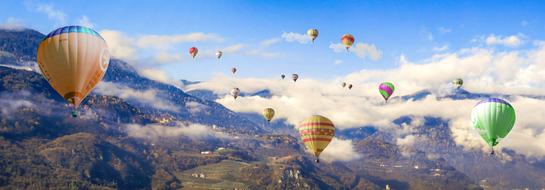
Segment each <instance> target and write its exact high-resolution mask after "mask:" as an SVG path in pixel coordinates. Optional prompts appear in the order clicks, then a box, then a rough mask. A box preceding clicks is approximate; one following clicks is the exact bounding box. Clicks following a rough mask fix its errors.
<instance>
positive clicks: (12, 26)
mask: <svg viewBox="0 0 545 190" xmlns="http://www.w3.org/2000/svg"><path fill="white" fill-rule="evenodd" d="M0 29H2V30H15V31H20V30H23V29H24V25H23V22H22V21H21V20H19V19H16V18H14V17H8V18H7V19H6V21H5V22H3V23H0Z"/></svg>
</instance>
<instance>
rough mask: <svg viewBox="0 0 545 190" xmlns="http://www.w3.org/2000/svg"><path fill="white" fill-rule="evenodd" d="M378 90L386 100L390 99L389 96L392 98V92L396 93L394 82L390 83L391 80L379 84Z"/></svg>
mask: <svg viewBox="0 0 545 190" xmlns="http://www.w3.org/2000/svg"><path fill="white" fill-rule="evenodd" d="M378 90H379V92H380V95H382V97H383V98H384V100H386V101H388V98H390V96H392V94H393V93H394V90H395V88H394V84H392V83H390V82H383V83H382V84H380V85H379V86H378Z"/></svg>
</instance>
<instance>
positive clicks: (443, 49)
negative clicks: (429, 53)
mask: <svg viewBox="0 0 545 190" xmlns="http://www.w3.org/2000/svg"><path fill="white" fill-rule="evenodd" d="M445 50H448V45H446V44H445V45H443V46H439V47H433V51H445Z"/></svg>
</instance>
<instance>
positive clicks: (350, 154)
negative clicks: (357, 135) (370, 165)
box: [320, 138, 361, 162]
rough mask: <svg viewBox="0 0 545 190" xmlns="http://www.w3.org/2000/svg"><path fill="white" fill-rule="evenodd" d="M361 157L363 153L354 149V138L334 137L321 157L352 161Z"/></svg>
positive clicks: (322, 158) (328, 159) (329, 159)
mask: <svg viewBox="0 0 545 190" xmlns="http://www.w3.org/2000/svg"><path fill="white" fill-rule="evenodd" d="M358 158H361V155H360V154H359V153H358V152H356V151H355V150H354V145H353V144H352V140H342V139H338V138H333V140H332V141H331V143H329V145H328V146H327V148H326V149H325V150H324V151H323V152H322V154H320V159H321V160H324V161H328V162H332V161H343V162H346V161H351V160H356V159H358Z"/></svg>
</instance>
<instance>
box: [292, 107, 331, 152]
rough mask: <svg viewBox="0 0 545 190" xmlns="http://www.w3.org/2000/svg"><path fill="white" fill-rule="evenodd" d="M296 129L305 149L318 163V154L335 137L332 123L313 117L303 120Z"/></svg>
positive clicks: (322, 118) (324, 118) (321, 117)
mask: <svg viewBox="0 0 545 190" xmlns="http://www.w3.org/2000/svg"><path fill="white" fill-rule="evenodd" d="M297 129H298V130H299V134H300V135H301V140H303V143H305V146H306V147H307V149H308V150H309V151H310V152H312V153H313V154H314V156H315V157H316V162H320V160H319V159H318V157H319V156H320V153H322V151H324V149H325V148H326V147H327V145H329V143H330V142H331V140H332V139H333V137H335V125H333V122H331V120H329V119H328V118H326V117H324V116H321V115H313V116H311V117H309V118H307V119H305V120H303V121H302V122H301V123H300V124H299V126H298V128H297Z"/></svg>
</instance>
